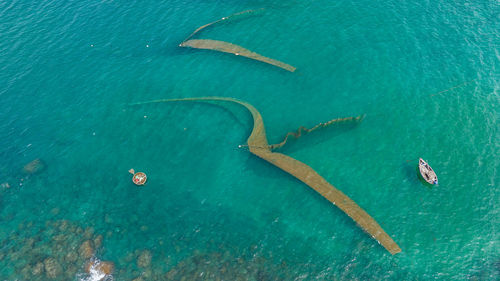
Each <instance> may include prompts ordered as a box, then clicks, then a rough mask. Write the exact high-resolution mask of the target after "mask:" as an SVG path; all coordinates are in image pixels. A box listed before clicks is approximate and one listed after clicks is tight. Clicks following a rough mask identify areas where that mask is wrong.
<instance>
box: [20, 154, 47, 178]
mask: <svg viewBox="0 0 500 281" xmlns="http://www.w3.org/2000/svg"><path fill="white" fill-rule="evenodd" d="M43 169H45V164H44V163H43V161H42V160H41V159H40V158H37V159H35V160H33V161H31V162H29V163H28V164H26V165H24V167H23V172H24V173H26V174H29V175H32V174H36V173H39V172H41V171H42V170H43Z"/></svg>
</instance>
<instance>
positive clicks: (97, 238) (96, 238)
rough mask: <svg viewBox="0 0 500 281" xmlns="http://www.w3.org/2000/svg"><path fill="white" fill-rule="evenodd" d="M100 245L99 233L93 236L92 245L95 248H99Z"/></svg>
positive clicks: (100, 237) (100, 236)
mask: <svg viewBox="0 0 500 281" xmlns="http://www.w3.org/2000/svg"><path fill="white" fill-rule="evenodd" d="M101 245H102V235H100V234H99V235H97V236H96V237H95V238H94V247H95V248H96V249H97V248H101Z"/></svg>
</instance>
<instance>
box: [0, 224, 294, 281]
mask: <svg viewBox="0 0 500 281" xmlns="http://www.w3.org/2000/svg"><path fill="white" fill-rule="evenodd" d="M108 236H110V235H108V233H107V234H106V235H105V237H108ZM2 238H3V237H2ZM105 239H107V238H103V235H101V234H99V233H97V232H96V231H95V229H94V228H93V227H92V226H81V225H79V224H77V223H75V222H71V221H69V220H49V221H46V222H45V223H38V224H35V223H33V222H27V223H21V224H19V225H18V228H17V229H15V230H14V231H12V232H11V234H10V235H9V236H8V237H6V238H3V239H0V250H1V251H0V267H2V268H6V269H7V270H4V271H0V280H33V281H38V280H40V281H41V280H49V281H50V280H55V281H59V280H84V281H96V280H99V281H110V280H134V281H146V280H153V281H155V280H262V281H265V280H290V279H293V277H292V276H288V274H289V272H291V271H290V269H289V268H287V265H286V263H284V262H279V263H274V262H272V261H271V260H269V259H266V258H264V257H262V256H260V255H258V254H256V252H253V251H249V250H241V251H240V250H238V248H235V247H229V246H224V245H219V246H217V247H216V249H214V248H213V247H212V248H211V250H208V249H206V250H203V251H201V250H194V251H193V252H192V253H190V254H188V253H186V249H182V246H178V245H177V246H174V247H173V248H172V250H173V252H175V253H177V254H178V255H177V256H176V257H173V256H171V255H169V254H167V255H165V254H161V253H158V251H157V250H158V249H154V248H153V249H135V250H130V251H128V252H127V251H125V252H124V253H125V254H124V256H123V257H121V258H120V257H118V258H117V259H116V260H115V261H106V260H101V259H100V257H102V256H105V247H104V246H103V242H104V241H103V240H105ZM164 243H165V242H164V241H163V240H162V241H158V244H159V245H164ZM174 244H175V243H173V244H172V245H174ZM174 249H175V250H174ZM182 257H183V258H182ZM287 272H288V273H287Z"/></svg>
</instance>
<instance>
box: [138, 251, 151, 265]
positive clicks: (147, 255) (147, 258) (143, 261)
mask: <svg viewBox="0 0 500 281" xmlns="http://www.w3.org/2000/svg"><path fill="white" fill-rule="evenodd" d="M151 258H152V255H151V252H150V251H148V250H144V251H142V253H141V254H140V255H139V257H138V258H137V266H138V267H142V268H146V267H149V266H150V265H151Z"/></svg>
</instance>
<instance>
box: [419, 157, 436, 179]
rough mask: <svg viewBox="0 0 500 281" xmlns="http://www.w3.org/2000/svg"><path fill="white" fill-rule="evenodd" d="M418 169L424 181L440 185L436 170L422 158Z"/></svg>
mask: <svg viewBox="0 0 500 281" xmlns="http://www.w3.org/2000/svg"><path fill="white" fill-rule="evenodd" d="M418 169H419V170H420V174H421V175H422V177H423V178H424V180H425V181H426V182H428V183H430V184H438V178H437V175H436V173H435V172H434V170H433V169H432V168H431V166H429V164H427V162H425V161H424V160H423V159H422V158H419V159H418Z"/></svg>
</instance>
